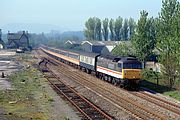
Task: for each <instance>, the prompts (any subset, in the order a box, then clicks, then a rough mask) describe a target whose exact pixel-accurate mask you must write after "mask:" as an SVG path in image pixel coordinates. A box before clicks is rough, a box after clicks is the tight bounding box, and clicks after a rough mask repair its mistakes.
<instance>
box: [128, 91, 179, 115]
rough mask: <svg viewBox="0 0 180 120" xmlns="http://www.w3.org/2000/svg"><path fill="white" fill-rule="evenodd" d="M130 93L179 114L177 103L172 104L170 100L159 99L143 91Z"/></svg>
mask: <svg viewBox="0 0 180 120" xmlns="http://www.w3.org/2000/svg"><path fill="white" fill-rule="evenodd" d="M131 94H133V95H135V96H137V97H140V98H142V99H145V100H147V101H149V102H151V103H154V104H156V105H158V106H160V107H162V108H164V109H167V110H168V111H171V112H173V113H176V114H177V115H180V106H179V105H177V104H173V103H171V102H168V101H166V100H164V99H161V98H159V97H156V96H153V95H151V94H148V93H145V92H143V91H139V92H131Z"/></svg>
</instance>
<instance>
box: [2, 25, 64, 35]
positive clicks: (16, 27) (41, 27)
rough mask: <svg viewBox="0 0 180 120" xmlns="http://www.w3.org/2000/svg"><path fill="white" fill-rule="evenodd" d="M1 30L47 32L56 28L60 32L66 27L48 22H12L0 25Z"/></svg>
mask: <svg viewBox="0 0 180 120" xmlns="http://www.w3.org/2000/svg"><path fill="white" fill-rule="evenodd" d="M0 28H1V29H2V31H3V33H7V32H8V31H10V32H17V31H21V30H25V31H29V32H30V33H42V32H44V33H49V32H50V31H51V30H57V31H60V32H63V31H67V30H68V29H66V28H63V27H60V26H56V25H50V24H26V23H12V24H7V25H4V26H2V27H0Z"/></svg>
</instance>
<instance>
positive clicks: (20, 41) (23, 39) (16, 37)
mask: <svg viewBox="0 0 180 120" xmlns="http://www.w3.org/2000/svg"><path fill="white" fill-rule="evenodd" d="M7 39H8V45H7V47H8V48H14V49H17V48H28V47H29V36H28V32H25V31H22V32H18V33H10V32H8V34H7Z"/></svg>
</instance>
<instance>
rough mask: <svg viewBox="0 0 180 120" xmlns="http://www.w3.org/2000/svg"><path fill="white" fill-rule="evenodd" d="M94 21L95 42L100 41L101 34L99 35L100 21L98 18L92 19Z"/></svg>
mask: <svg viewBox="0 0 180 120" xmlns="http://www.w3.org/2000/svg"><path fill="white" fill-rule="evenodd" d="M93 19H94V21H95V40H99V41H101V40H102V33H101V20H100V19H99V18H96V17H94V18H93Z"/></svg>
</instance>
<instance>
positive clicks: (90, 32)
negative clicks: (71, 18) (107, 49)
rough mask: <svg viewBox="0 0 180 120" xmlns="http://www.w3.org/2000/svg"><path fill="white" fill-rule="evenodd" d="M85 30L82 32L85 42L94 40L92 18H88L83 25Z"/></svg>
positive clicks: (93, 22) (93, 21)
mask: <svg viewBox="0 0 180 120" xmlns="http://www.w3.org/2000/svg"><path fill="white" fill-rule="evenodd" d="M85 27H86V28H85V30H84V35H85V37H86V39H87V40H95V28H96V24H95V20H94V18H89V19H88V20H87V21H86V23H85Z"/></svg>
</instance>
